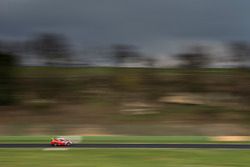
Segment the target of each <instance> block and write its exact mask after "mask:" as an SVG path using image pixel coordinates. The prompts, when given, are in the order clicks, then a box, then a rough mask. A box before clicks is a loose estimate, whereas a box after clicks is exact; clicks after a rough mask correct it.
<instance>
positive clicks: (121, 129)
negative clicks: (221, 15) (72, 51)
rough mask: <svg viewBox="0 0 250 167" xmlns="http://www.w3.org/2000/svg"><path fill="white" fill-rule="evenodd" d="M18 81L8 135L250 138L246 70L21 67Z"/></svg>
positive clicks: (5, 110) (2, 124)
mask: <svg viewBox="0 0 250 167" xmlns="http://www.w3.org/2000/svg"><path fill="white" fill-rule="evenodd" d="M13 75H14V74H13ZM13 80H14V81H12V82H13V83H15V84H14V86H13V87H12V88H8V86H9V85H11V84H6V85H5V86H6V89H11V90H12V91H11V92H10V93H6V95H3V96H4V97H3V99H6V98H7V97H9V98H10V99H9V100H7V101H9V102H12V103H10V104H11V105H8V106H1V107H0V111H1V117H0V134H2V135H53V134H58V135H80V136H85V135H88V136H89V135H125V136H127V135H134V136H137V135H139V136H162V135H164V136H166V135H167V136H169V135H171V136H183V135H184V136H214V135H222V136H224V135H243V136H245V135H247V136H248V135H250V131H249V129H250V114H249V111H250V105H249V99H250V87H249V86H248V85H249V84H248V83H249V82H250V76H249V71H248V70H239V69H177V68H176V69H164V68H98V67H96V68H94V67H93V68H87V67H86V68H63V67H17V68H16V73H15V78H13ZM12 85H13V84H12ZM3 90H4V89H3ZM11 93H12V94H11ZM10 94H11V95H10ZM0 96H1V94H0Z"/></svg>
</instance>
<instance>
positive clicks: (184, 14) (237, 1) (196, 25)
mask: <svg viewBox="0 0 250 167" xmlns="http://www.w3.org/2000/svg"><path fill="white" fill-rule="evenodd" d="M249 7H250V1H249V0H1V1H0V24H1V26H0V39H23V38H27V37H30V36H31V35H32V34H34V33H39V32H57V33H58V32H59V33H64V34H65V35H67V37H69V38H70V39H71V40H72V41H74V42H75V43H78V44H80V45H103V44H106V45H109V44H113V43H129V44H135V45H138V46H140V47H156V48H157V47H159V45H163V46H164V44H166V43H168V42H169V41H178V40H215V41H224V40H226V41H229V40H247V41H250V21H249V16H250V10H249ZM153 50H154V49H153Z"/></svg>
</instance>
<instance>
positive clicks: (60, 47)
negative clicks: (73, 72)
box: [33, 33, 71, 65]
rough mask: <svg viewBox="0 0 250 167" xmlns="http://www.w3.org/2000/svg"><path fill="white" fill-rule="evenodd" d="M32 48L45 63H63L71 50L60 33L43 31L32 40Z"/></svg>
mask: <svg viewBox="0 0 250 167" xmlns="http://www.w3.org/2000/svg"><path fill="white" fill-rule="evenodd" d="M33 50H34V52H35V53H37V54H38V56H39V57H41V58H42V59H44V60H45V61H46V64H47V65H55V64H60V63H65V62H66V61H67V60H69V59H70V55H71V51H70V48H69V44H68V41H67V39H66V38H65V37H64V36H63V35H61V34H52V33H45V34H40V35H38V36H37V37H36V38H35V39H34V40H33Z"/></svg>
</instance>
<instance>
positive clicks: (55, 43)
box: [0, 33, 250, 105]
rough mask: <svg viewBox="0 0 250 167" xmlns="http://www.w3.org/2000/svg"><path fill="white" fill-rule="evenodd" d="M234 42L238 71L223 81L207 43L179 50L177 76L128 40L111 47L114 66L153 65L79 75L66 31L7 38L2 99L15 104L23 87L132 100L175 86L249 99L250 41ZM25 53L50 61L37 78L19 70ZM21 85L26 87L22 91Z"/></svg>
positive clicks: (0, 52) (0, 61) (38, 94)
mask: <svg viewBox="0 0 250 167" xmlns="http://www.w3.org/2000/svg"><path fill="white" fill-rule="evenodd" d="M228 46H229V48H230V51H231V52H230V53H231V59H232V61H236V62H237V63H238V66H237V69H238V70H237V71H236V72H233V73H232V75H233V76H232V77H231V78H229V79H226V80H225V81H221V80H220V78H216V77H214V76H213V75H210V73H209V74H208V73H206V70H204V69H207V68H209V66H210V64H211V61H212V60H211V55H210V54H209V51H208V48H206V47H205V46H194V47H192V48H190V50H188V51H185V52H183V53H180V54H178V55H174V57H175V58H176V59H178V60H179V62H180V63H179V68H175V70H176V71H177V72H176V73H175V75H174V76H168V75H167V76H165V75H162V74H161V69H157V68H153V67H155V60H154V58H153V56H151V57H146V56H145V54H144V53H142V52H141V51H140V50H139V49H138V48H137V47H135V46H133V45H125V44H116V45H113V46H111V47H110V48H109V49H108V53H109V54H108V56H110V57H111V60H113V62H114V66H119V67H120V66H121V67H122V66H123V65H124V64H126V63H137V62H139V63H142V64H144V65H145V67H147V68H141V69H136V68H135V69H131V70H130V69H127V68H119V69H115V70H112V71H109V72H107V73H105V75H101V74H98V72H97V73H96V74H93V75H89V74H88V75H87V74H84V72H82V73H80V74H78V75H76V76H74V74H72V73H67V72H66V71H67V70H65V67H68V65H70V64H71V61H72V60H73V59H74V58H73V53H74V51H73V49H72V47H71V45H70V43H69V40H68V39H67V38H66V37H65V36H64V35H62V34H53V33H44V34H39V35H37V36H35V37H34V38H32V39H31V40H27V41H24V42H16V43H11V44H10V43H6V42H4V41H2V42H0V65H1V69H0V76H1V80H0V105H11V104H14V103H15V102H16V99H18V98H17V96H18V95H17V92H19V93H20V92H22V93H24V94H31V96H32V98H34V99H47V100H57V101H65V102H69V101H70V100H72V101H74V102H76V101H78V100H79V99H80V98H81V97H83V96H84V97H86V96H92V97H94V96H96V97H97V96H98V97H102V96H104V97H105V96H108V97H107V98H113V99H114V100H118V99H119V100H127V99H128V100H131V101H133V100H135V99H139V98H140V99H144V100H151V101H152V100H156V99H159V98H160V97H161V96H165V95H166V94H168V93H170V92H195V93H197V92H199V93H206V92H212V91H215V92H219V91H225V92H227V93H231V94H233V95H237V96H241V97H243V98H244V99H246V103H247V101H248V99H250V77H249V70H248V67H249V65H248V61H249V60H250V54H249V53H250V45H249V44H248V43H246V42H234V43H230V44H229V45H228ZM100 53H101V52H100ZM105 54H107V52H106V53H105ZM20 55H30V56H34V57H37V58H38V59H40V60H42V61H43V62H44V64H45V66H44V68H40V69H41V70H40V71H39V72H37V76H35V77H33V78H32V77H27V78H20V77H19V76H17V75H18V72H17V71H16V69H17V65H18V64H20V62H19V61H17V60H20V59H21V58H22V56H20ZM83 56H84V55H83ZM105 56H107V55H105ZM215 76H217V74H216V75H215ZM17 80H18V82H17ZM20 80H21V81H20ZM17 84H22V86H21V87H19V86H17ZM220 84H221V85H220ZM17 88H21V89H24V90H22V91H17ZM93 92H94V93H93ZM103 92H104V95H103ZM110 92H112V93H110ZM111 96H113V97H111Z"/></svg>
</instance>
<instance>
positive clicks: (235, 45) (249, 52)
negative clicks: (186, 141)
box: [230, 41, 250, 68]
mask: <svg viewBox="0 0 250 167" xmlns="http://www.w3.org/2000/svg"><path fill="white" fill-rule="evenodd" d="M230 49H231V51H232V56H233V58H232V59H233V61H235V62H237V63H238V67H239V68H246V67H247V66H248V65H247V63H248V61H249V60H250V45H249V44H248V43H246V42H243V41H240V42H232V43H231V44H230Z"/></svg>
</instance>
